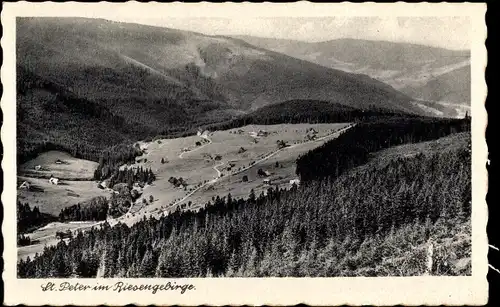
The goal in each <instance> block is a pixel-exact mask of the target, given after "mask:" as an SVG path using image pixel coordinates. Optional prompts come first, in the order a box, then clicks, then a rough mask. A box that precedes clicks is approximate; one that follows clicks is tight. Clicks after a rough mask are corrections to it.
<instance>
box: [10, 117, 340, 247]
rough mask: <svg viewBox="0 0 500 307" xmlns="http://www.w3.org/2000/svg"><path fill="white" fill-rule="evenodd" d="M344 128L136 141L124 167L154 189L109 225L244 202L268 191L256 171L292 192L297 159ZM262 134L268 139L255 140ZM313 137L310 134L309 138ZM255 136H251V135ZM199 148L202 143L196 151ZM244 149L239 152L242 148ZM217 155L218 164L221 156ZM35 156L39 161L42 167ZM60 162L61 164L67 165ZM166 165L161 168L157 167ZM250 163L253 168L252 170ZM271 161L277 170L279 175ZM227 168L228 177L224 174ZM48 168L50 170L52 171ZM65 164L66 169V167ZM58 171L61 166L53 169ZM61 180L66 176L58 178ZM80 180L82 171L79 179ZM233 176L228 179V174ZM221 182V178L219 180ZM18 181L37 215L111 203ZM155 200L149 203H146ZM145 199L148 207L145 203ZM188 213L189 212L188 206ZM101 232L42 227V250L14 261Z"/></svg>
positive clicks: (66, 185) (86, 185) (89, 188)
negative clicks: (64, 238) (229, 200)
mask: <svg viewBox="0 0 500 307" xmlns="http://www.w3.org/2000/svg"><path fill="white" fill-rule="evenodd" d="M348 125H349V124H289V125H287V124H283V125H269V126H259V125H251V126H245V127H242V128H236V129H232V130H226V131H215V132H211V133H209V134H208V135H207V136H206V138H203V137H201V136H189V137H184V138H177V139H161V140H155V141H152V142H140V143H139V144H140V146H141V147H142V148H144V149H145V154H144V155H142V156H140V157H137V159H136V163H134V164H133V165H131V166H129V167H143V168H151V169H152V170H153V172H154V173H155V175H156V180H155V181H154V182H153V184H151V185H148V186H146V187H145V188H144V189H143V194H142V196H141V197H140V198H139V199H138V200H137V201H136V202H135V204H134V205H133V206H132V208H131V210H130V211H129V212H128V213H127V214H125V215H123V216H121V217H119V218H116V219H109V220H108V222H109V223H110V224H111V225H113V224H116V223H117V222H122V223H126V224H128V225H131V224H134V223H136V222H137V221H139V220H140V219H142V218H143V217H144V216H150V215H153V216H157V215H159V214H162V212H170V211H173V210H175V209H176V208H177V207H178V206H181V205H183V204H187V203H188V202H189V201H191V202H192V203H193V204H194V205H193V206H192V207H191V209H193V208H195V207H196V206H195V205H196V204H204V203H205V202H207V201H208V200H210V199H211V197H212V196H215V195H219V196H226V195H227V193H229V192H231V193H232V194H233V196H234V197H247V196H248V194H249V193H250V190H251V189H254V190H255V191H256V193H260V191H263V190H266V189H267V188H268V187H269V186H267V185H264V184H263V182H262V180H263V179H262V178H259V177H258V175H257V171H258V169H259V168H262V169H264V170H267V171H269V172H270V173H271V176H270V177H269V178H270V179H272V180H274V182H275V183H277V184H279V186H280V187H289V186H290V185H289V180H290V179H294V178H295V177H296V176H295V160H296V158H297V157H298V156H299V155H300V154H302V153H305V152H307V151H308V150H311V149H313V148H315V147H317V146H320V145H321V144H323V143H324V142H325V141H327V140H329V139H331V138H334V137H336V136H337V135H338V133H334V132H336V131H338V130H340V129H343V128H346V127H348ZM311 128H313V129H314V130H315V131H316V132H317V133H316V139H317V141H310V140H309V139H308V138H307V134H308V133H307V132H308V131H309V129H311ZM260 130H263V131H265V132H266V133H267V136H256V134H257V133H258V132H259V131H260ZM309 134H311V133H309ZM252 135H253V136H252ZM281 140H283V141H285V142H286V144H287V145H289V147H286V148H285V149H282V150H279V148H278V145H277V141H281ZM197 142H199V143H198V144H197ZM241 148H243V150H242V149H241ZM218 156H219V157H218ZM40 157H44V160H42V159H41V158H40ZM64 157H65V158H64ZM37 159H38V160H36V159H35V160H36V162H35V160H33V161H30V162H29V163H31V164H28V163H27V168H28V169H29V168H30V167H32V168H33V167H34V165H37V164H36V163H38V164H42V162H43V161H45V163H44V164H42V166H43V165H49V164H48V162H50V161H53V162H54V163H55V160H56V159H61V160H64V161H68V162H69V163H70V164H68V165H70V166H76V165H77V162H78V163H80V164H81V165H90V164H85V162H87V161H83V160H79V159H73V158H71V159H70V157H69V156H67V155H62V154H61V153H59V154H55V153H53V152H50V154H49V153H47V154H44V155H40V156H39V157H38V158H37ZM162 159H163V160H164V163H161V160H162ZM252 162H253V163H255V165H254V164H253V163H252ZM276 162H278V163H279V165H280V166H279V167H278V168H276V167H275V164H276ZM230 163H231V164H232V165H233V166H232V167H231V170H228V169H227V167H228V166H229V164H230ZM50 165H51V164H50ZM68 165H64V166H68ZM57 166H60V164H57ZM68 170H69V171H68V173H70V174H78V169H77V168H74V169H69V168H68ZM61 172H62V173H61V175H62V176H61V178H64V175H65V173H64V172H63V171H61ZM80 173H84V172H80ZM231 174H232V175H231ZM220 175H222V176H221V177H220ZM244 175H247V176H248V178H249V181H248V182H242V180H241V179H242V177H243V176H244ZM170 177H176V178H179V177H182V178H183V179H184V180H185V182H186V183H187V186H186V187H185V188H176V187H174V186H173V185H172V184H171V183H170V182H169V181H168V180H169V178H170ZM19 180H20V181H23V180H27V181H29V182H30V183H31V184H32V185H34V186H35V187H36V188H38V189H36V190H38V191H36V192H35V191H28V190H18V199H19V200H20V201H22V202H29V203H30V205H32V206H38V207H39V208H40V210H41V211H42V212H46V213H50V214H54V215H58V214H59V212H60V210H61V209H62V208H64V207H66V206H70V205H73V204H75V203H77V202H82V201H84V200H88V199H90V198H92V197H96V196H101V195H102V196H108V197H109V192H106V191H104V190H101V189H99V188H97V183H96V182H94V181H66V180H63V184H62V185H51V184H50V183H49V182H48V180H47V179H42V178H28V177H19ZM150 196H153V199H154V201H153V202H150V200H149V198H150ZM143 198H144V199H146V200H147V204H144V203H143ZM186 209H189V208H188V207H186ZM95 225H98V223H95V222H89V223H80V224H74V223H53V224H50V227H44V228H41V229H39V230H37V231H35V232H34V233H32V234H30V236H31V237H32V238H33V239H34V240H40V238H41V240H40V242H41V243H40V244H37V245H32V246H25V247H20V248H18V255H20V256H22V257H26V256H28V255H34V253H35V252H40V251H42V250H43V245H44V244H53V243H57V240H56V239H55V233H56V231H64V230H67V229H72V230H75V229H81V230H84V229H87V228H90V227H92V226H95Z"/></svg>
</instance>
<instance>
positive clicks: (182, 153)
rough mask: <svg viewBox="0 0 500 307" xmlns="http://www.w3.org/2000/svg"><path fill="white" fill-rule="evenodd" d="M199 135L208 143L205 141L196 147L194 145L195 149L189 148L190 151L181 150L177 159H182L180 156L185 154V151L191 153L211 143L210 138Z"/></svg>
mask: <svg viewBox="0 0 500 307" xmlns="http://www.w3.org/2000/svg"><path fill="white" fill-rule="evenodd" d="M200 137H201V138H202V139H205V140H207V141H208V143H205V144H203V145H201V146H198V147H196V148H195V149H193V150H190V151H183V152H181V153H180V155H179V159H184V158H183V157H182V156H183V155H184V154H186V153H192V152H193V151H197V150H200V149H202V148H203V147H205V146H207V145H210V144H212V140H211V139H209V138H208V137H206V136H200Z"/></svg>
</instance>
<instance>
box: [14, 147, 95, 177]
mask: <svg viewBox="0 0 500 307" xmlns="http://www.w3.org/2000/svg"><path fill="white" fill-rule="evenodd" d="M56 161H58V162H59V163H56ZM36 166H40V169H39V170H36V169H35V167H36ZM96 168H97V162H92V161H88V160H82V159H77V158H74V157H72V156H71V155H69V154H68V153H65V152H62V151H55V150H53V151H47V152H45V153H42V154H40V155H39V156H37V157H36V158H35V159H33V160H30V161H28V162H26V163H24V164H22V165H21V166H20V168H19V173H20V175H21V176H29V177H39V178H50V176H51V175H52V176H54V177H56V178H59V179H66V180H92V177H93V176H94V171H95V169H96Z"/></svg>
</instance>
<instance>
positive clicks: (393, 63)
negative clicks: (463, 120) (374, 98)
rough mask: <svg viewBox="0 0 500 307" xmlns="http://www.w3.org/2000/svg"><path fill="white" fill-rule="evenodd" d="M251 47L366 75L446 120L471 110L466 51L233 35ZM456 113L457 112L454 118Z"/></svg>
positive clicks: (385, 43)
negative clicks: (438, 112) (429, 108)
mask: <svg viewBox="0 0 500 307" xmlns="http://www.w3.org/2000/svg"><path fill="white" fill-rule="evenodd" d="M234 37H235V38H238V39H242V40H244V41H246V42H248V43H250V44H252V45H255V46H259V47H262V48H265V49H269V50H273V51H276V52H280V53H283V54H287V55H289V56H292V57H296V58H299V59H303V60H306V61H310V62H313V63H317V64H319V65H322V66H325V67H329V68H333V69H339V70H342V71H346V72H351V73H358V74H366V75H369V76H370V77H372V78H375V79H377V80H379V81H382V82H384V83H387V84H389V85H390V86H392V87H393V88H395V89H396V90H398V91H400V92H402V93H404V94H406V95H408V96H410V97H412V98H414V99H417V100H420V101H423V102H422V103H423V105H425V106H428V107H433V108H436V109H438V110H439V111H441V112H442V114H441V115H445V116H456V115H460V116H462V115H463V114H464V113H465V111H466V110H469V109H470V91H471V87H470V83H471V77H470V51H468V50H448V49H444V48H436V47H430V46H423V45H417V44H410V43H394V42H387V41H371V40H360V39H335V40H330V41H325V42H312V43H311V42H304V41H296V40H286V39H274V38H263V37H255V36H234ZM457 113H458V114H457Z"/></svg>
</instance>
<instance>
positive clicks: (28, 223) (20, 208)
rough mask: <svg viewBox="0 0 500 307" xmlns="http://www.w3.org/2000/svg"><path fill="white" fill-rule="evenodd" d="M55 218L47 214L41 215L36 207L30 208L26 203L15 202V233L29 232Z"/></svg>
mask: <svg viewBox="0 0 500 307" xmlns="http://www.w3.org/2000/svg"><path fill="white" fill-rule="evenodd" d="M54 220H55V218H54V217H52V216H51V215H49V214H45V213H41V212H40V210H39V209H38V207H37V206H34V207H33V208H31V206H30V205H29V204H28V203H22V202H20V201H18V202H17V233H18V234H21V233H26V232H30V231H31V230H33V229H36V228H38V227H41V226H43V225H44V224H47V223H49V222H51V221H54Z"/></svg>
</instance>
